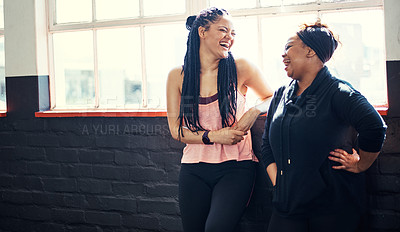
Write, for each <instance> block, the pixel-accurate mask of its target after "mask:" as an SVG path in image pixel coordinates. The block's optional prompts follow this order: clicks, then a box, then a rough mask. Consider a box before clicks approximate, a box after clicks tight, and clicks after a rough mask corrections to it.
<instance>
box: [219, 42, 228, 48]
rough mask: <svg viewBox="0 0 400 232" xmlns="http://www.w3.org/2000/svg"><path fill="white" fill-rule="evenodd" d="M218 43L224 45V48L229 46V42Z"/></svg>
mask: <svg viewBox="0 0 400 232" xmlns="http://www.w3.org/2000/svg"><path fill="white" fill-rule="evenodd" d="M220 45H221V46H223V47H225V48H229V46H230V44H229V43H225V42H222V43H220Z"/></svg>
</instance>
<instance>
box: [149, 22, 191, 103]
mask: <svg viewBox="0 0 400 232" xmlns="http://www.w3.org/2000/svg"><path fill="white" fill-rule="evenodd" d="M187 36H188V30H186V27H185V22H180V23H178V24H172V25H162V26H148V27H145V38H146V39H145V43H146V72H147V94H148V105H149V108H164V109H165V108H166V102H165V94H166V93H165V84H166V81H167V76H168V73H169V71H170V70H171V69H172V68H174V67H177V66H181V65H183V59H184V56H185V52H186V40H187Z"/></svg>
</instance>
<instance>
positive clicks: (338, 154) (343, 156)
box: [329, 148, 360, 173]
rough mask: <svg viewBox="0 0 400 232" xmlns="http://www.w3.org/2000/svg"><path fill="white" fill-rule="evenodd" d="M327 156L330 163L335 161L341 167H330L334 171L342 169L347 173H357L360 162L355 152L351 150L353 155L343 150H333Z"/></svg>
mask: <svg viewBox="0 0 400 232" xmlns="http://www.w3.org/2000/svg"><path fill="white" fill-rule="evenodd" d="M329 154H331V156H329V159H330V160H332V161H336V162H338V163H340V164H341V165H338V166H332V168H334V169H343V170H346V171H349V172H354V173H359V172H360V170H359V167H358V163H359V161H360V156H359V155H358V153H357V151H356V150H355V149H354V148H353V154H349V153H347V152H346V151H345V150H342V149H335V150H334V151H331V152H330V153H329Z"/></svg>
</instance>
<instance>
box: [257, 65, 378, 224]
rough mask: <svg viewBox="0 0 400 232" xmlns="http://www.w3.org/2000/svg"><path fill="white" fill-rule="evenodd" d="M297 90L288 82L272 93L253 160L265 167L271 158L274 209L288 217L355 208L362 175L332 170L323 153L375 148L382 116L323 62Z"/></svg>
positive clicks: (359, 199)
mask: <svg viewBox="0 0 400 232" xmlns="http://www.w3.org/2000/svg"><path fill="white" fill-rule="evenodd" d="M297 88H298V85H297V82H296V81H292V82H291V83H290V84H289V85H288V86H287V87H281V88H280V89H279V90H277V91H276V92H275V95H274V98H273V100H272V102H271V105H270V108H269V111H268V116H267V119H266V122H265V130H264V135H263V144H262V152H261V157H259V159H260V160H261V162H262V163H263V164H264V165H265V167H267V166H268V165H269V164H270V163H273V162H276V165H277V167H278V174H277V181H276V185H275V190H274V193H273V195H274V196H273V203H274V206H275V209H276V210H277V212H278V213H279V214H281V215H282V216H294V217H296V216H298V217H301V216H308V215H319V214H321V213H334V212H335V211H336V210H339V209H341V208H343V207H347V206H348V205H349V204H350V205H353V206H354V207H356V208H359V209H361V208H360V206H362V205H363V201H364V197H363V195H364V190H365V189H364V181H363V179H364V178H363V174H362V173H360V174H355V173H351V172H348V171H345V170H335V169H333V168H332V166H334V165H338V163H335V162H333V161H331V160H329V159H328V156H329V152H330V151H333V150H334V149H336V148H340V149H343V150H345V151H347V152H348V153H350V154H351V153H352V148H353V147H357V146H358V148H361V149H362V150H364V151H367V152H378V151H380V149H381V148H382V144H383V141H384V139H385V132H386V125H385V123H384V121H383V119H382V118H381V116H380V115H379V114H378V112H377V111H376V110H375V109H374V107H373V106H372V105H371V104H369V102H368V101H367V100H366V98H365V97H364V96H362V95H361V94H360V93H359V92H358V91H356V90H355V89H354V88H353V87H352V86H351V85H350V84H348V83H347V82H345V81H342V80H339V79H336V78H335V77H333V76H332V75H331V74H330V72H329V71H328V68H327V67H326V66H325V67H323V68H322V69H321V70H320V71H319V73H318V74H317V76H316V78H315V79H314V81H313V83H312V84H311V85H310V86H309V87H308V88H307V89H306V90H305V91H304V92H303V93H302V94H301V95H300V96H296V94H295V93H296V90H297ZM354 129H355V130H354ZM357 132H358V136H357ZM356 140H357V141H356Z"/></svg>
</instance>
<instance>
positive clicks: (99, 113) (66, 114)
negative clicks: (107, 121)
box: [0, 106, 388, 118]
mask: <svg viewBox="0 0 400 232" xmlns="http://www.w3.org/2000/svg"><path fill="white" fill-rule="evenodd" d="M375 109H376V110H377V111H378V113H379V114H380V115H382V116H386V115H387V112H388V107H387V106H375ZM3 114H4V116H3ZM6 115H7V114H6V112H4V113H1V112H0V117H6ZM166 116H167V112H166V111H165V110H146V111H145V110H143V111H138V110H136V111H133V110H49V111H42V112H36V113H35V117H38V118H71V117H166Z"/></svg>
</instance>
